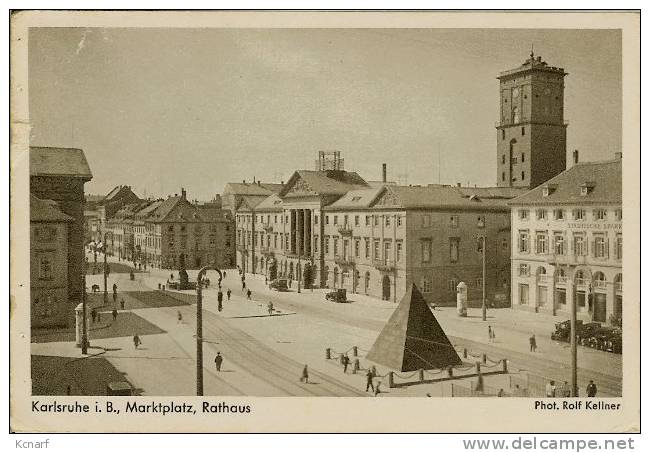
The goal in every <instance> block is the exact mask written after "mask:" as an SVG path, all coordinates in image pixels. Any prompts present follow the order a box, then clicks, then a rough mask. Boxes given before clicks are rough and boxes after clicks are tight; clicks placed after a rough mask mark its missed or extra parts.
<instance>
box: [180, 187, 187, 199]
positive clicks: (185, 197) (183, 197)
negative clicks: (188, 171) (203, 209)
mask: <svg viewBox="0 0 650 453" xmlns="http://www.w3.org/2000/svg"><path fill="white" fill-rule="evenodd" d="M181 198H182V199H183V200H187V192H185V188H184V187H181Z"/></svg>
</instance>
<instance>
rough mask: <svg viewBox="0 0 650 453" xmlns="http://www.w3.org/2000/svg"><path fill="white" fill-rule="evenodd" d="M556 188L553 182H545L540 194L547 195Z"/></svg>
mask: <svg viewBox="0 0 650 453" xmlns="http://www.w3.org/2000/svg"><path fill="white" fill-rule="evenodd" d="M556 188H557V186H556V185H555V184H547V185H545V186H544V187H543V188H542V195H543V196H545V197H548V196H549V195H551V194H552V193H553V192H555V189H556Z"/></svg>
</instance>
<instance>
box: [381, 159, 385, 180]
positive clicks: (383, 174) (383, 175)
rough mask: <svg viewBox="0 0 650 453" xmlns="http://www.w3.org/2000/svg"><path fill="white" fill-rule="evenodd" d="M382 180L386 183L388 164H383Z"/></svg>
mask: <svg viewBox="0 0 650 453" xmlns="http://www.w3.org/2000/svg"><path fill="white" fill-rule="evenodd" d="M381 182H383V183H386V164H385V163H383V164H381Z"/></svg>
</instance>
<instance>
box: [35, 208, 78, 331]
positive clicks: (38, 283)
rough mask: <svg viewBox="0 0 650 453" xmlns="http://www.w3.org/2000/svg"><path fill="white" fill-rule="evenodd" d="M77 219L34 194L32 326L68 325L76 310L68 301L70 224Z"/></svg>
mask: <svg viewBox="0 0 650 453" xmlns="http://www.w3.org/2000/svg"><path fill="white" fill-rule="evenodd" d="M73 220H74V219H73V218H72V217H70V216H69V215H66V214H64V213H63V212H62V211H61V210H60V209H59V207H58V206H57V204H56V202H53V201H50V200H48V201H44V200H40V199H38V198H36V197H35V196H33V195H31V196H30V207H29V223H30V279H29V282H30V299H31V310H30V313H31V323H32V327H50V326H65V325H66V324H67V323H68V321H69V317H70V311H71V310H72V311H73V313H74V307H73V306H72V305H71V304H70V302H69V301H68V226H69V224H70V223H71V222H72V221H73ZM77 280H78V281H81V276H78V278H77Z"/></svg>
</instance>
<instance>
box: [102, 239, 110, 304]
mask: <svg viewBox="0 0 650 453" xmlns="http://www.w3.org/2000/svg"><path fill="white" fill-rule="evenodd" d="M109 234H110V235H111V239H113V232H112V231H107V232H105V233H104V244H103V247H102V248H103V249H104V305H106V304H107V303H108V262H107V259H106V240H107V237H108V235H109Z"/></svg>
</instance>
